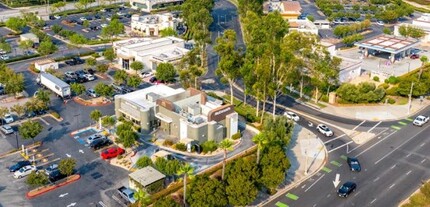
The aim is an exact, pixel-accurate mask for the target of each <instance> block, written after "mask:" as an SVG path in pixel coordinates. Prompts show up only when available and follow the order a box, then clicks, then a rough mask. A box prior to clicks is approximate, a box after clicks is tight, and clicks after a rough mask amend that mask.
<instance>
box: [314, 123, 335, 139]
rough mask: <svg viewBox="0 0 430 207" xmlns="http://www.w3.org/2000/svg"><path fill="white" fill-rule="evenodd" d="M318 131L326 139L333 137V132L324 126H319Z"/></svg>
mask: <svg viewBox="0 0 430 207" xmlns="http://www.w3.org/2000/svg"><path fill="white" fill-rule="evenodd" d="M317 130H318V131H319V132H320V133H321V134H323V135H324V136H326V137H331V136H333V131H331V129H330V128H328V127H327V126H326V125H324V124H318V126H317Z"/></svg>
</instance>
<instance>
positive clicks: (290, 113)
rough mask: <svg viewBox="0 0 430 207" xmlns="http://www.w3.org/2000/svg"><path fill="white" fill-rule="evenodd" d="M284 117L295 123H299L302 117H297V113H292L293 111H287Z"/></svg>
mask: <svg viewBox="0 0 430 207" xmlns="http://www.w3.org/2000/svg"><path fill="white" fill-rule="evenodd" d="M284 116H286V117H287V119H291V120H293V121H295V122H298V121H299V120H300V117H299V116H297V114H295V113H293V112H291V111H286V112H285V113H284Z"/></svg>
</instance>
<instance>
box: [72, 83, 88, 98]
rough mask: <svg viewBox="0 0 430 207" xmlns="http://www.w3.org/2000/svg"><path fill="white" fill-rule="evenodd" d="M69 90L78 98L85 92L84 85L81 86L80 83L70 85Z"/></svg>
mask: <svg viewBox="0 0 430 207" xmlns="http://www.w3.org/2000/svg"><path fill="white" fill-rule="evenodd" d="M70 89H72V91H73V92H74V93H75V94H76V95H78V96H79V95H81V94H83V93H84V92H85V91H86V88H85V86H84V84H81V83H72V84H70Z"/></svg>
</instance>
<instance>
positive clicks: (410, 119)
mask: <svg viewBox="0 0 430 207" xmlns="http://www.w3.org/2000/svg"><path fill="white" fill-rule="evenodd" d="M405 120H408V121H414V120H413V119H412V118H406V119H405Z"/></svg>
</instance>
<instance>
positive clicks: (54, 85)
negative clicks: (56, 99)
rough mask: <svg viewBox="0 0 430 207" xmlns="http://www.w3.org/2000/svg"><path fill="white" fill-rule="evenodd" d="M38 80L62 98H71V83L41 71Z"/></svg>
mask: <svg viewBox="0 0 430 207" xmlns="http://www.w3.org/2000/svg"><path fill="white" fill-rule="evenodd" d="M37 82H38V83H39V84H41V85H43V86H45V87H46V88H48V89H50V90H51V91H53V92H54V93H55V94H57V95H58V96H60V97H62V98H69V97H70V95H71V91H70V85H69V84H67V83H65V82H64V81H62V80H60V79H59V78H57V77H55V76H53V75H51V74H49V73H40V75H39V77H38V78H37Z"/></svg>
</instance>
